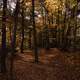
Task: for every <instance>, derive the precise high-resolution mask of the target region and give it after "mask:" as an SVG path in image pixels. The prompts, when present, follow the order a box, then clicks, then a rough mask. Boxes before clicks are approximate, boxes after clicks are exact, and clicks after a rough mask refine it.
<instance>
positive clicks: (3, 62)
mask: <svg viewBox="0 0 80 80" xmlns="http://www.w3.org/2000/svg"><path fill="white" fill-rule="evenodd" d="M6 11H7V0H3V15H2V50H1V72H6V55H7V53H6V18H7V16H6Z"/></svg>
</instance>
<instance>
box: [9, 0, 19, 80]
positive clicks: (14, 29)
mask: <svg viewBox="0 0 80 80" xmlns="http://www.w3.org/2000/svg"><path fill="white" fill-rule="evenodd" d="M19 5H20V3H19V0H17V3H16V8H15V11H14V26H13V31H12V41H11V46H12V53H11V62H10V76H11V80H13V68H14V67H13V66H14V55H15V49H16V31H17V25H18V13H19Z"/></svg>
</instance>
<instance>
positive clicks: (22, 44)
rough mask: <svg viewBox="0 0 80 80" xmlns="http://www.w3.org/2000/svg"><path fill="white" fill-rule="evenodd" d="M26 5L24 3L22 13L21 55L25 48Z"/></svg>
mask: <svg viewBox="0 0 80 80" xmlns="http://www.w3.org/2000/svg"><path fill="white" fill-rule="evenodd" d="M23 2H24V1H23ZM23 7H24V5H23V3H22V12H21V16H22V28H21V29H22V31H21V39H22V41H21V53H23V50H24V49H23V47H24V8H23Z"/></svg>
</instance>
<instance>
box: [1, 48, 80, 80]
mask: <svg viewBox="0 0 80 80" xmlns="http://www.w3.org/2000/svg"><path fill="white" fill-rule="evenodd" d="M8 75H9V74H7V77H8ZM0 77H1V76H0ZM7 77H2V78H5V79H2V78H0V80H80V52H61V51H60V50H58V49H56V48H54V49H50V50H45V49H41V50H40V51H39V63H38V64H37V63H34V53H32V52H31V51H30V52H25V53H17V56H16V57H15V60H14V72H13V78H14V79H7Z"/></svg>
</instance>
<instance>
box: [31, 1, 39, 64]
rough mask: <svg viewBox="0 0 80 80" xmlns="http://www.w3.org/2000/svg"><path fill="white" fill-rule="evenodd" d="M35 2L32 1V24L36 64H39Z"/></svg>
mask: <svg viewBox="0 0 80 80" xmlns="http://www.w3.org/2000/svg"><path fill="white" fill-rule="evenodd" d="M34 3H35V0H32V24H33V42H34V53H35V63H38V48H37V38H36V33H37V32H36V27H35V13H34V11H35V6H34Z"/></svg>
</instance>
